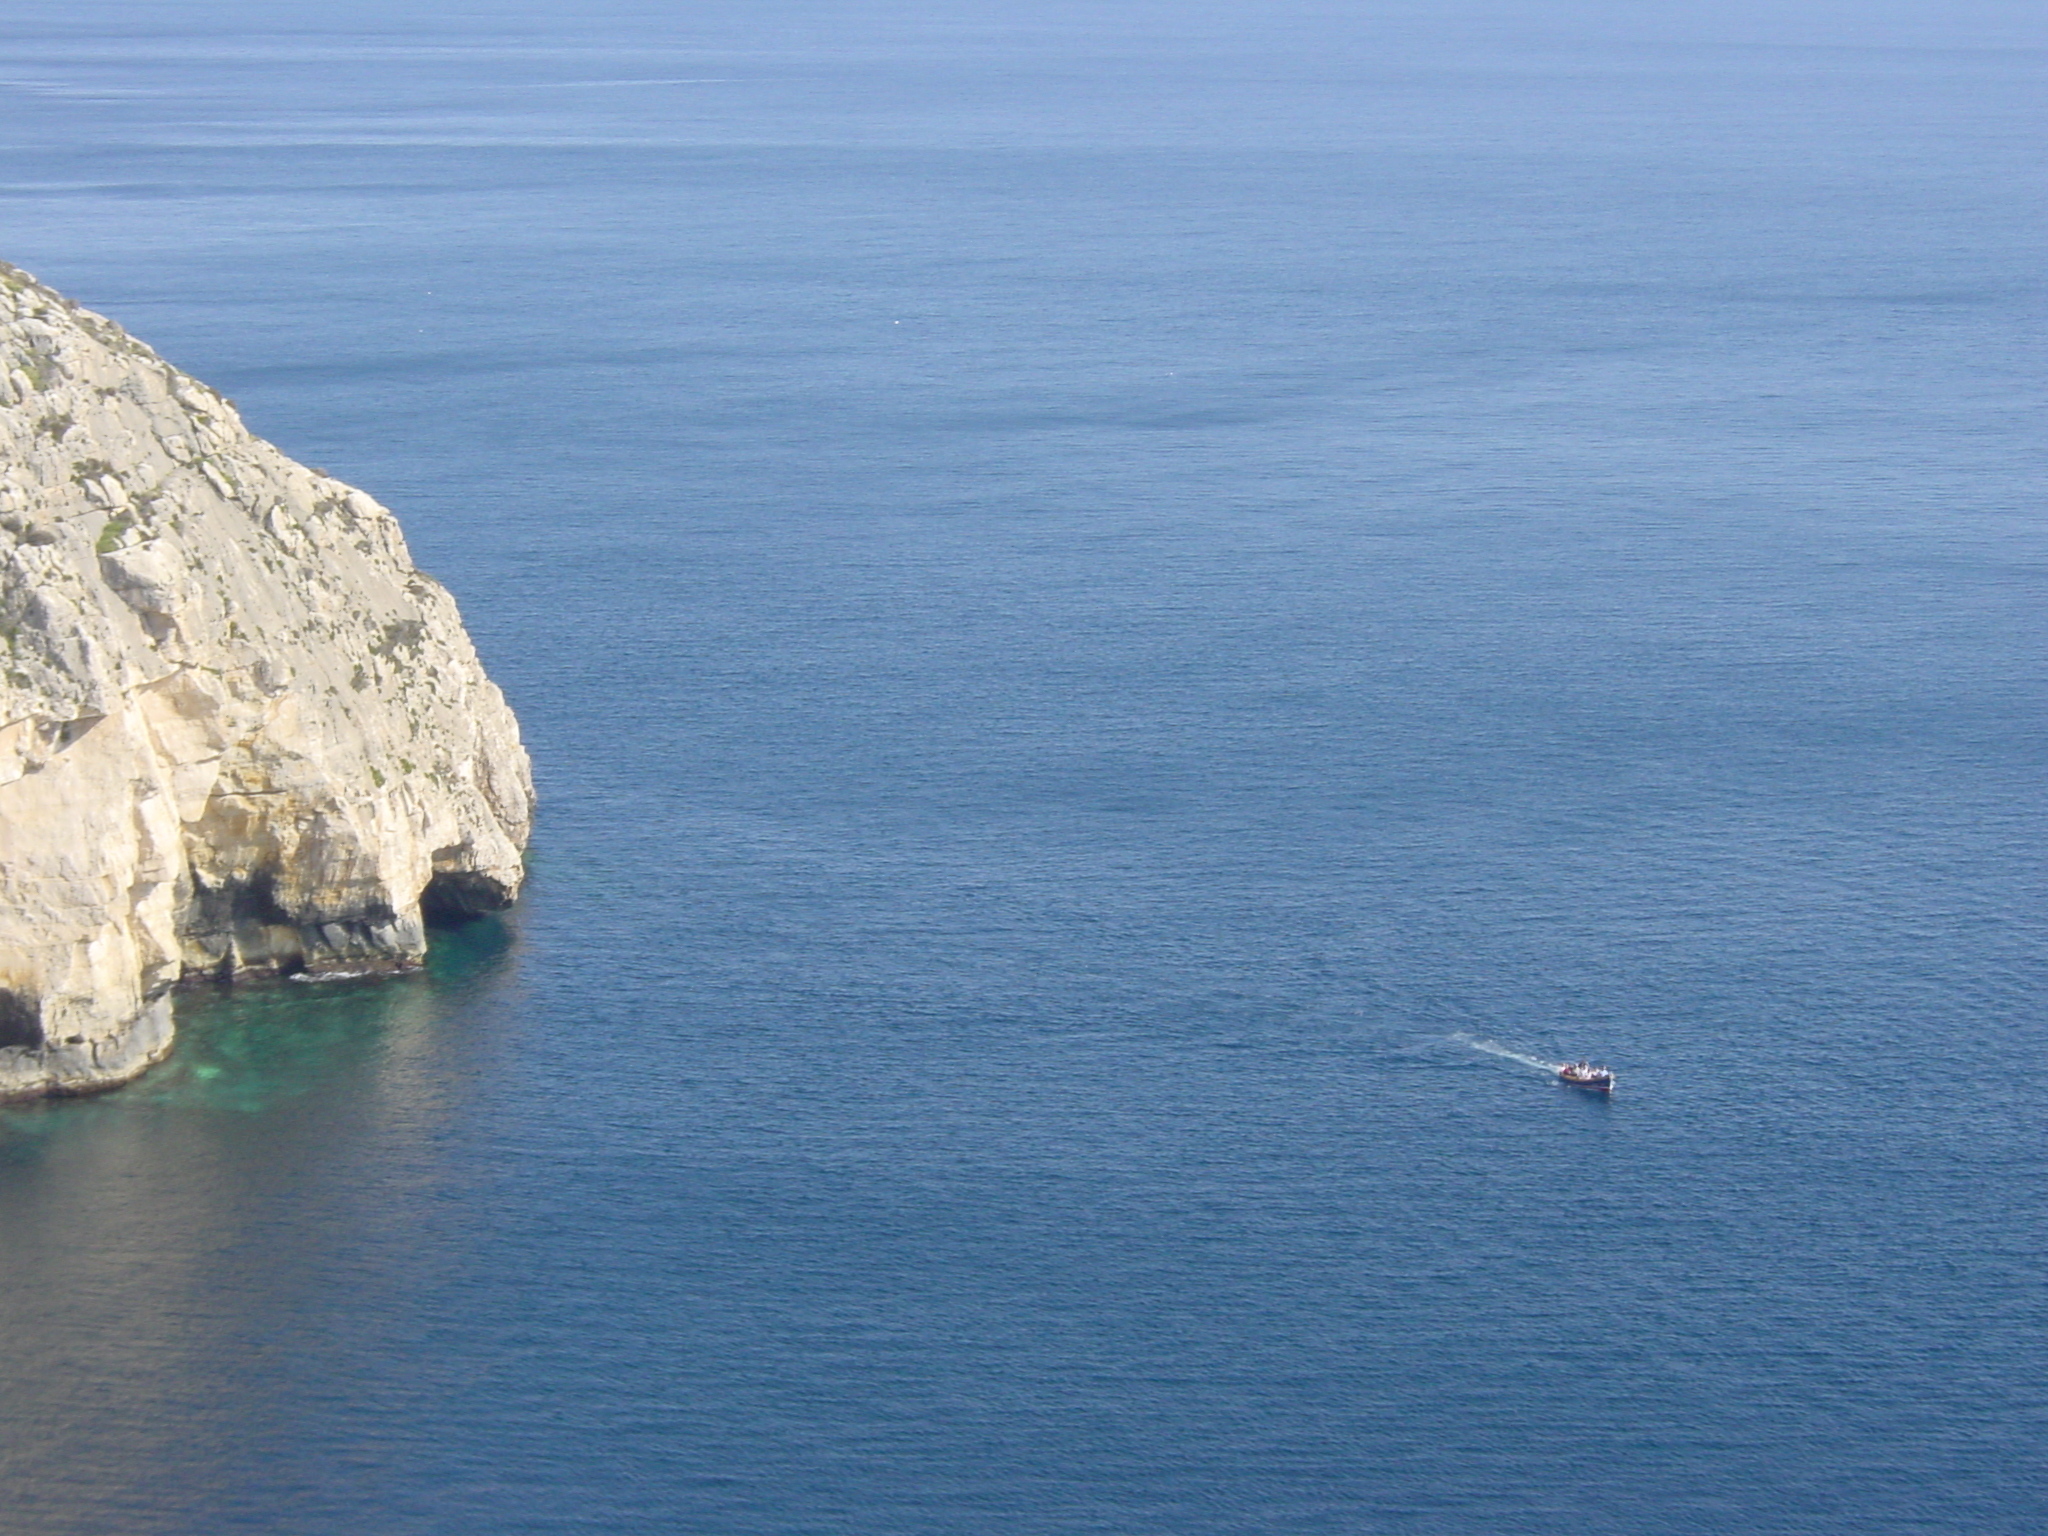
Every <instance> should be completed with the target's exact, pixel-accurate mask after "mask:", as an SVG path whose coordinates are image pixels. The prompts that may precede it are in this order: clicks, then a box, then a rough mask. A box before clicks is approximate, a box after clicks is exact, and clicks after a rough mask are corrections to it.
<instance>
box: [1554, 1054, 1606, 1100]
mask: <svg viewBox="0 0 2048 1536" xmlns="http://www.w3.org/2000/svg"><path fill="white" fill-rule="evenodd" d="M1557 1080H1558V1081H1559V1082H1560V1083H1569V1084H1571V1085H1572V1087H1574V1088H1591V1089H1592V1090H1593V1091H1594V1092H1596V1093H1612V1092H1614V1074H1613V1073H1612V1072H1610V1071H1608V1070H1607V1069H1606V1068H1605V1067H1596V1066H1594V1065H1593V1064H1592V1063H1591V1062H1590V1061H1572V1062H1567V1063H1566V1064H1565V1065H1563V1066H1561V1067H1559V1068H1558V1069H1557Z"/></svg>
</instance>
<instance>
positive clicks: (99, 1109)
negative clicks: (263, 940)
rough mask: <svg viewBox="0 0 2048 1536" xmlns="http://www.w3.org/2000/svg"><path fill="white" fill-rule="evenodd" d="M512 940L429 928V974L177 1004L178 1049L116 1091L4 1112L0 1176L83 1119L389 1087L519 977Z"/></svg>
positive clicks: (455, 1044)
mask: <svg viewBox="0 0 2048 1536" xmlns="http://www.w3.org/2000/svg"><path fill="white" fill-rule="evenodd" d="M518 956H519V938H518V932H517V929H516V928H515V926H514V925H513V923H512V922H511V921H510V920H509V918H508V917H507V916H505V915H499V914H491V915H486V916H479V917H472V918H466V919H463V920H460V921H452V922H448V923H446V924H444V925H437V926H435V927H434V928H432V929H431V930H430V933H429V943H428V948H427V958H426V964H425V966H424V967H423V968H421V969H420V970H417V971H413V972H409V973H406V974H403V975H397V976H391V975H376V976H364V977H356V978H348V979H340V980H310V979H306V978H303V977H293V978H288V979H283V980H264V981H255V982H243V983H238V984H234V985H224V984H215V983H210V982H209V983H202V984H199V985H195V986H190V987H187V988H185V989H183V990H181V991H180V992H179V993H178V994H177V995H176V1002H175V1012H176V1017H177V1041H176V1044H175V1046H174V1047H173V1049H172V1052H171V1055H170V1057H169V1059H168V1060H166V1061H165V1062H164V1063H163V1064H162V1065H161V1066H159V1067H157V1068H156V1069H155V1070H153V1071H152V1072H150V1073H148V1074H147V1075H145V1076H144V1077H142V1078H141V1079H139V1080H138V1081H137V1082H135V1083H132V1084H130V1085H129V1086H128V1087H126V1088H124V1089H122V1090H121V1091H120V1092H119V1093H114V1094H102V1095H94V1096H91V1097H85V1098H71V1099H63V1098H60V1099H35V1100H24V1101H19V1102H15V1103H10V1104H0V1167H5V1166H6V1165H7V1164H8V1163H9V1162H11V1161H14V1160H16V1159H17V1158H20V1157H23V1156H33V1155H34V1149H35V1148H36V1146H37V1145H38V1144H39V1143H40V1142H42V1141H43V1140H44V1138H46V1137H49V1136H53V1135H56V1134H59V1133H61V1132H62V1131H63V1130H64V1129H65V1128H67V1127H70V1126H73V1125H77V1124H81V1123H82V1122H86V1121H91V1122H93V1123H95V1124H97V1123H99V1122H101V1121H104V1120H106V1119H109V1118H120V1117H128V1116H134V1115H152V1114H161V1113H164V1112H171V1113H173V1114H176V1113H180V1112H186V1111H192V1112H200V1113H214V1112H220V1113H229V1114H243V1115H262V1114H266V1113H269V1112H272V1111H275V1110H278V1109H280V1108H282V1107H284V1106H286V1105H288V1104H290V1103H291V1102H292V1101H294V1100H298V1099H300V1098H303V1097H305V1096H307V1095H314V1094H319V1095H329V1094H335V1095H339V1096H342V1097H346V1096H348V1093H349V1091H350V1087H351V1085H353V1086H354V1087H355V1088H358V1089H360V1090H362V1091H363V1092H374V1091H377V1090H380V1089H385V1088H388V1087H390V1086H392V1084H393V1081H394V1079H395V1078H396V1077H398V1076H402V1075H405V1074H406V1073H408V1072H409V1071H410V1070H411V1069H412V1068H413V1067H415V1066H417V1065H418V1064H419V1063H420V1062H422V1061H423V1060H424V1059H425V1058H427V1057H428V1056H434V1057H436V1058H437V1059H439V1058H441V1057H442V1056H444V1055H445V1053H446V1052H447V1051H450V1050H455V1051H459V1050H461V1049H462V1048H463V1042H462V1040H460V1039H458V1038H454V1036H457V1035H459V1034H460V1033H461V1032H460V1031H451V1030H450V1029H449V1025H450V1023H451V1021H452V1020H453V1019H454V1018H455V1017H456V1016H458V1015H460V1014H462V1013H464V1012H466V1011H468V1010H469V1009H470V1008H472V1007H473V1006H474V1005H476V1004H477V1003H478V1002H479V1001H481V1000H482V999H484V998H486V997H488V996H490V995H492V994H495V993H498V992H501V991H502V990H504V989H505V988H506V987H507V986H509V985H510V984H511V983H512V982H513V979H514V977H515V975H516V971H517V965H518Z"/></svg>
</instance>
